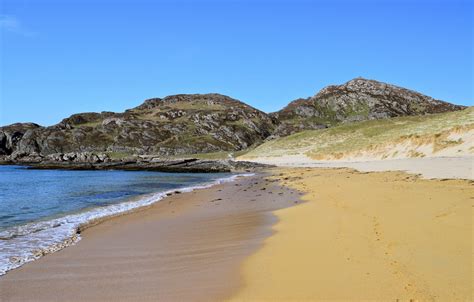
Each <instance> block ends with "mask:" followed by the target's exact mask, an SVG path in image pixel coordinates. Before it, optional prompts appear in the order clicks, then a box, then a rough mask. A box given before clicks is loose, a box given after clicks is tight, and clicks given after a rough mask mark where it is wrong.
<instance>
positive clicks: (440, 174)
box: [251, 154, 474, 180]
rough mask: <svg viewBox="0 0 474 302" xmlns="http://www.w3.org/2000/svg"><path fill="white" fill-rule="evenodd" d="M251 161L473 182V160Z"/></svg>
mask: <svg viewBox="0 0 474 302" xmlns="http://www.w3.org/2000/svg"><path fill="white" fill-rule="evenodd" d="M251 161H254V162H259V163H264V164H270V165H276V166H280V167H315V168H324V167H327V168H330V167H333V168H334V167H347V168H353V169H356V170H359V171H364V172H369V171H370V172H374V171H405V172H408V173H414V174H421V175H422V176H423V177H425V178H456V179H471V180H472V179H474V156H472V155H466V156H457V157H424V158H400V159H384V160H376V159H372V160H370V159H365V160H356V159H354V160H348V159H343V160H314V159H311V158H309V157H307V156H305V155H302V154H300V155H287V156H281V157H259V158H254V159H251Z"/></svg>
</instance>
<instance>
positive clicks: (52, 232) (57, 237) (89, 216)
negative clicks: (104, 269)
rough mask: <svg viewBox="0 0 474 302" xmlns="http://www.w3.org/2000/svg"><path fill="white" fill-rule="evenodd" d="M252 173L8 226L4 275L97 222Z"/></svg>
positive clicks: (2, 242)
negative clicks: (53, 217) (172, 196)
mask: <svg viewBox="0 0 474 302" xmlns="http://www.w3.org/2000/svg"><path fill="white" fill-rule="evenodd" d="M252 175H254V174H252V173H247V174H236V175H232V176H230V177H225V178H220V179H217V180H215V181H213V182H210V183H204V184H202V185H197V186H190V187H184V188H180V189H173V190H168V191H164V192H157V193H153V194H147V195H143V196H141V197H139V198H135V199H133V200H130V201H126V202H121V203H118V204H114V205H109V206H105V207H100V208H95V209H91V210H87V211H84V212H81V213H77V214H71V215H67V216H64V217H60V218H55V219H51V220H45V221H39V222H32V223H28V224H24V225H21V226H15V227H11V228H8V229H6V230H4V231H1V232H0V276H1V275H4V274H5V273H6V272H7V271H9V270H12V269H15V268H18V267H20V266H22V265H23V264H25V263H27V262H30V261H34V260H36V259H39V258H40V257H42V256H43V255H46V254H49V253H53V252H56V251H59V250H61V249H63V248H65V247H68V246H70V245H73V244H75V243H76V242H78V241H79V240H80V239H81V236H80V234H79V232H78V230H79V229H80V228H81V227H82V226H85V225H87V224H90V223H93V222H94V221H98V220H100V219H103V218H106V217H111V216H116V215H121V214H124V213H126V212H129V211H132V210H135V209H137V208H141V207H145V206H149V205H151V204H153V203H155V202H158V201H160V200H162V199H163V198H164V197H166V196H167V195H169V194H172V193H173V192H175V191H179V192H191V191H193V190H198V189H206V188H209V187H212V186H214V185H217V184H221V183H225V182H231V181H234V180H235V179H236V178H237V177H246V176H252Z"/></svg>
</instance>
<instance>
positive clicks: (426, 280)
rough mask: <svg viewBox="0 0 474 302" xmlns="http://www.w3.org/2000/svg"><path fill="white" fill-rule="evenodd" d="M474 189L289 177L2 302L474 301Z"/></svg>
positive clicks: (329, 175)
mask: <svg viewBox="0 0 474 302" xmlns="http://www.w3.org/2000/svg"><path fill="white" fill-rule="evenodd" d="M473 196H474V189H473V186H472V181H469V180H427V179H423V178H421V177H419V176H416V175H410V174H406V173H403V172H372V173H364V172H357V171H355V170H351V169H346V168H338V169H334V168H332V169H329V168H278V169H272V170H270V171H269V172H268V174H265V175H256V176H253V177H248V178H241V179H238V180H237V181H236V182H233V183H226V184H222V185H218V186H215V187H212V188H209V189H204V190H199V191H194V192H191V193H182V194H175V195H172V196H170V197H168V198H166V199H164V200H163V201H161V202H158V203H157V204H155V205H154V206H152V207H150V208H147V209H143V210H141V211H138V212H135V213H132V214H128V215H124V216H120V217H116V218H112V219H110V220H107V221H105V222H103V223H101V224H99V225H96V226H93V227H91V228H88V229H86V230H84V231H83V232H82V234H81V235H82V236H83V239H82V240H81V241H80V242H79V243H78V244H77V245H75V246H72V247H69V248H66V249H64V250H62V251H60V252H57V253H54V254H51V255H47V256H45V257H43V258H41V259H39V260H38V261H34V262H32V263H29V264H26V265H24V266H22V267H21V268H19V269H16V270H13V271H10V272H9V273H7V275H5V276H3V277H1V278H0V300H1V301H110V300H114V301H152V300H153V301H154V300H160V301H222V300H230V301H324V300H333V301H334V300H337V301H342V300H343V301H361V300H376V301H396V300H397V299H398V300H399V301H410V300H412V301H468V300H471V298H472V260H473V258H472V200H473Z"/></svg>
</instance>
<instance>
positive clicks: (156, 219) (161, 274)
mask: <svg viewBox="0 0 474 302" xmlns="http://www.w3.org/2000/svg"><path fill="white" fill-rule="evenodd" d="M298 196H299V194H298V192H295V191H294V190H290V189H285V188H282V187H280V186H278V184H277V182H268V181H266V180H265V179H264V178H263V177H262V176H255V177H248V178H242V179H239V180H237V181H236V182H233V183H227V184H224V185H219V186H215V187H212V188H210V189H205V190H199V191H194V192H191V193H183V194H176V195H173V196H171V197H168V198H165V199H164V200H162V201H160V202H158V203H156V204H155V205H154V206H152V207H150V208H148V209H144V210H142V211H139V212H135V213H132V214H129V215H124V216H120V217H116V218H112V219H110V220H107V221H105V222H103V223H101V224H99V225H96V226H94V227H91V228H89V229H86V230H85V231H83V233H82V236H83V239H82V240H81V241H80V242H79V243H78V244H77V245H75V246H72V247H69V248H66V249H64V250H61V251H59V252H57V253H54V254H51V255H47V256H45V257H43V258H41V259H39V260H37V261H34V262H32V263H28V264H26V265H24V266H22V267H20V268H19V269H16V270H13V271H10V272H8V273H7V274H6V275H5V276H3V277H0V301H2V302H3V301H156V300H160V301H209V300H221V299H223V298H224V297H228V296H229V295H231V294H232V293H233V292H234V291H235V290H237V289H238V288H239V286H240V281H241V280H240V275H239V265H240V262H241V261H242V260H243V259H244V258H245V257H246V256H248V255H250V254H251V253H252V252H254V251H255V250H256V249H257V248H258V247H259V246H260V244H261V242H262V241H263V239H264V238H265V237H267V236H269V235H270V233H271V225H272V224H273V223H275V218H274V216H273V214H271V211H272V210H275V209H278V208H282V207H286V206H289V205H293V204H294V201H295V200H298Z"/></svg>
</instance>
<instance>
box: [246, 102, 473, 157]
mask: <svg viewBox="0 0 474 302" xmlns="http://www.w3.org/2000/svg"><path fill="white" fill-rule="evenodd" d="M471 129H474V107H469V108H467V109H465V110H462V111H455V112H449V113H440V114H431V115H424V116H410V117H398V118H391V119H383V120H370V121H363V122H356V123H350V124H343V125H340V126H337V127H333V128H327V129H321V130H308V131H303V132H299V133H296V134H293V135H290V136H287V137H283V138H279V139H275V140H271V141H268V142H266V143H264V144H262V145H260V146H258V147H257V148H255V149H254V150H252V151H250V152H248V153H247V154H245V155H244V156H243V157H242V158H256V157H274V156H276V157H279V156H285V155H296V154H305V155H308V156H310V157H312V158H315V159H318V158H325V157H327V156H332V157H336V158H337V156H338V155H342V154H350V153H354V152H358V151H366V150H371V149H374V148H376V147H377V146H382V145H384V144H396V143H397V142H401V141H403V140H411V141H415V142H417V143H419V144H423V143H424V142H431V143H434V144H435V148H438V149H442V148H445V147H449V146H452V145H456V144H460V143H462V141H461V140H460V139H458V140H450V139H448V138H447V136H448V135H447V133H448V132H451V131H460V132H462V131H467V130H471ZM414 156H416V154H415V155H414Z"/></svg>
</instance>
